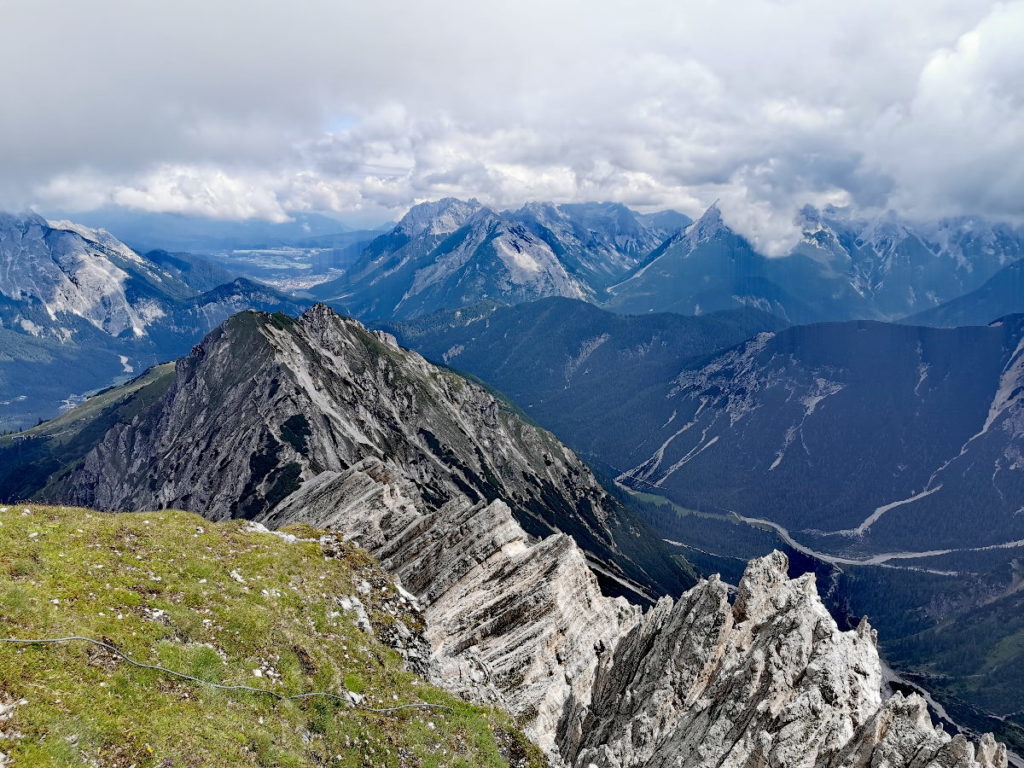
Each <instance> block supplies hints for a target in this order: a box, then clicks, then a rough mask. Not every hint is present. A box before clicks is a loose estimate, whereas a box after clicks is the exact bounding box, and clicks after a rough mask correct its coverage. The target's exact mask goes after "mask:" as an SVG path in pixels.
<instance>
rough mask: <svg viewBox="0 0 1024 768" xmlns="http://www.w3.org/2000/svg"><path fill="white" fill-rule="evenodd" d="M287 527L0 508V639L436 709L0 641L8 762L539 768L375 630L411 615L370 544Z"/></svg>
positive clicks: (175, 515)
mask: <svg viewBox="0 0 1024 768" xmlns="http://www.w3.org/2000/svg"><path fill="white" fill-rule="evenodd" d="M292 532H293V533H296V534H298V535H299V537H300V540H298V541H288V540H286V539H284V538H282V537H279V536H276V535H273V534H269V533H262V532H257V531H249V530H246V528H245V524H244V523H242V522H240V521H237V522H230V523H224V524H211V523H210V522H208V521H206V520H203V519H202V518H200V517H198V516H196V515H192V514H188V513H184V512H175V511H163V512H154V513H136V514H119V515H108V514H103V513H98V512H90V511H88V510H81V509H69V508H54V507H39V506H30V507H25V506H21V505H19V506H16V507H0V637H29V638H30V637H55V636H64V635H86V636H89V637H93V638H97V639H102V640H105V641H106V642H109V643H111V644H113V645H115V646H116V647H118V648H120V649H121V650H123V651H124V652H125V653H127V654H128V655H130V656H132V657H133V658H135V659H137V660H139V661H142V662H145V663H151V664H160V665H162V666H166V667H170V668H172V669H175V670H180V671H182V672H185V673H188V674H191V675H195V676H197V677H200V678H202V679H205V680H210V681H215V682H219V683H225V684H245V685H251V686H254V687H260V688H272V689H273V690H275V691H279V692H282V693H287V694H295V693H302V692H308V691H332V692H335V693H344V691H345V689H346V688H347V689H348V690H351V691H354V692H357V693H362V694H363V695H365V696H366V702H365V705H366V706H371V707H389V706H397V705H401V704H408V703H414V702H429V703H434V704H443V705H446V706H448V707H450V710H449V709H423V708H416V709H405V710H401V711H398V712H393V713H386V714H377V713H371V712H367V711H365V710H362V709H359V708H354V707H351V706H349V705H346V704H342V703H339V702H334V701H330V700H326V699H312V700H306V701H301V702H275V701H274V700H272V699H270V697H267V696H260V695H257V694H251V693H244V692H241V693H240V692H223V691H216V690H212V689H209V688H205V687H202V686H199V685H197V684H194V683H190V682H186V681H181V680H175V679H172V678H169V677H167V676H165V675H163V674H161V673H159V672H156V671H149V670H142V669H137V668H134V667H131V666H129V665H127V664H125V663H124V662H122V661H119V660H118V659H117V658H116V657H115V656H113V655H112V654H109V653H107V652H104V651H101V650H100V649H97V648H93V647H90V646H87V645H85V644H82V643H72V644H64V645H50V646H39V645H32V646H14V645H8V644H0V712H2V711H3V709H4V706H5V705H10V704H11V703H12V702H19V701H21V700H24V702H26V703H21V704H16V705H15V706H14V708H13V716H12V717H11V718H10V719H8V720H6V721H4V720H3V719H2V717H0V732H3V733H6V734H7V735H8V736H10V735H11V734H12V732H13V733H17V734H20V736H18V737H16V738H4V737H3V733H0V752H5V753H8V754H9V755H10V757H11V758H12V760H13V765H14V766H77V765H80V766H86V765H88V766H118V767H121V766H124V767H125V768H127V767H128V766H132V765H134V766H137V767H138V768H146V767H147V766H159V768H171V766H306V765H331V766H335V765H337V766H363V765H374V766H378V765H379V766H400V765H401V766H406V765H408V766H419V765H422V766H442V765H444V766H467V767H468V766H504V765H508V764H509V762H510V761H511V762H512V763H513V764H515V765H524V766H525V765H535V764H537V765H539V764H542V760H541V758H540V756H539V753H538V752H537V751H536V749H535V748H534V747H532V746H531V745H529V744H528V743H527V742H526V741H525V739H523V737H522V736H521V735H519V733H518V732H517V731H516V730H515V727H514V724H513V723H511V722H510V721H509V718H508V717H507V716H505V715H503V714H502V713H499V712H496V711H492V710H487V709H483V708H479V707H475V706H471V705H469V704H466V703H464V702H462V701H461V700H459V699H456V698H455V697H453V696H451V695H448V694H446V693H444V692H443V691H441V690H439V689H437V688H434V687H432V686H430V685H428V684H426V683H425V682H424V681H422V680H421V679H419V678H417V677H416V676H415V675H414V674H412V673H411V672H408V671H405V669H404V668H403V663H402V658H401V657H400V656H399V654H398V653H397V652H396V651H394V650H392V649H390V648H388V647H386V646H385V645H384V644H383V643H382V642H380V641H379V640H378V639H377V636H378V635H379V634H380V633H381V632H385V633H386V632H387V631H388V628H389V627H394V626H395V618H394V616H396V615H397V616H398V617H400V618H401V619H402V620H403V621H404V623H406V624H407V625H408V626H416V625H417V622H418V621H419V618H418V615H417V614H416V613H415V612H413V611H411V610H410V609H409V608H408V607H407V605H406V604H405V602H404V601H403V600H402V599H401V597H400V595H399V594H398V593H397V591H396V590H395V588H394V586H393V584H392V583H391V582H390V580H389V579H388V578H387V576H386V574H384V572H383V571H381V570H380V568H379V567H378V566H377V565H376V564H375V563H374V561H373V560H372V559H371V558H370V557H369V556H368V555H367V554H366V553H364V552H362V551H361V550H358V549H356V548H354V547H351V546H349V545H343V544H340V543H338V542H337V541H336V540H333V539H322V540H314V539H316V538H317V537H319V536H320V533H321V532H318V531H312V529H296V530H293V531H292ZM301 539H311V540H308V541H303V540H301ZM364 581H365V582H367V583H368V584H369V585H371V589H370V591H369V593H368V594H365V593H361V592H360V591H359V590H360V587H362V588H363V589H364V590H365V585H364V584H363V582H364ZM348 595H358V596H360V598H361V599H362V601H363V602H364V603H365V604H366V607H367V610H368V611H369V615H370V620H371V623H372V624H373V627H374V630H375V633H374V634H372V635H371V634H368V633H366V632H363V631H362V630H360V629H359V628H358V627H357V626H356V616H355V613H354V612H352V611H346V610H344V609H343V608H342V607H341V606H340V605H339V603H338V598H339V597H343V596H348ZM257 669H259V670H262V676H256V675H254V673H253V671H254V670H257ZM0 762H2V761H0Z"/></svg>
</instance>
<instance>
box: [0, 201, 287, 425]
mask: <svg viewBox="0 0 1024 768" xmlns="http://www.w3.org/2000/svg"><path fill="white" fill-rule="evenodd" d="M222 281H223V282H222ZM302 306H303V305H302V304H301V303H300V302H299V301H296V300H294V299H291V298H289V297H287V296H285V295H284V294H282V293H279V292H278V291H275V290H273V289H272V288H269V287H267V286H264V285H260V284H257V283H254V282H252V281H249V280H245V279H232V278H231V277H230V273H228V272H225V271H224V270H222V269H220V268H219V267H218V266H217V265H216V264H214V263H212V262H210V261H207V260H203V259H200V258H196V257H194V256H191V255H189V254H175V255H172V254H168V253H166V252H163V251H160V252H154V253H152V254H149V255H146V256H143V255H140V254H138V253H136V252H135V251H133V250H132V249H130V248H128V247H127V246H126V245H124V243H122V242H121V241H119V240H117V239H116V238H114V237H113V236H112V235H110V234H109V233H107V232H105V231H103V230H93V229H88V228H86V227H82V226H80V225H77V224H73V223H70V222H47V221H46V220H44V219H43V218H41V217H39V216H36V215H34V214H28V215H25V216H12V215H8V214H0V337H2V339H3V346H2V350H3V351H2V353H0V392H2V393H3V398H2V400H0V429H11V428H18V427H24V426H28V425H29V424H31V423H34V422H35V421H37V420H38V419H39V418H40V417H49V416H52V415H54V414H56V413H57V412H58V409H59V408H60V407H61V405H62V403H66V402H68V401H69V399H70V401H71V402H73V401H74V398H76V397H78V396H81V395H83V394H85V393H87V392H89V391H92V390H95V389H100V388H103V387H106V386H109V385H110V384H111V383H112V382H113V381H114V380H115V379H117V378H118V377H126V376H130V375H131V374H132V373H133V372H138V371H142V370H144V369H145V368H147V367H149V366H150V365H153V364H154V363H157V362H161V361H164V360H167V359H171V358H174V357H177V356H178V355H181V354H183V353H184V352H186V351H187V350H188V349H189V347H191V346H192V344H194V343H195V342H196V341H198V340H199V339H200V338H202V336H203V335H205V334H206V333H207V332H209V331H210V330H211V329H213V328H214V327H216V326H217V325H219V324H220V323H221V322H222V321H223V320H225V319H226V318H227V317H229V316H231V315H233V314H235V313H236V312H239V311H240V310H242V309H246V308H262V309H268V310H275V311H276V310H287V311H290V312H297V311H300V310H301V309H302Z"/></svg>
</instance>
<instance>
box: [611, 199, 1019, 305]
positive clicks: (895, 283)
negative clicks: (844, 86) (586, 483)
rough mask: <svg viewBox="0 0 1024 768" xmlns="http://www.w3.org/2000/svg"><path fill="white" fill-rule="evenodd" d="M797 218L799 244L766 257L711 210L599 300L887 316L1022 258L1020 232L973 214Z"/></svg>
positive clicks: (954, 292) (960, 290) (834, 213)
mask: <svg viewBox="0 0 1024 768" xmlns="http://www.w3.org/2000/svg"><path fill="white" fill-rule="evenodd" d="M797 224H798V226H799V227H800V229H801V232H802V239H801V241H800V242H799V243H798V244H797V245H796V246H795V247H794V248H793V249H792V250H791V252H790V253H789V254H787V255H786V256H784V257H779V258H768V257H766V256H764V255H762V254H760V253H758V252H757V251H756V250H755V249H754V247H753V246H752V245H751V244H750V242H749V241H748V240H747V239H745V238H744V237H742V236H741V235H739V234H737V233H736V232H735V231H734V230H732V229H731V228H729V227H728V226H727V225H726V224H725V222H724V221H723V219H722V215H721V212H720V211H719V210H718V208H717V207H716V206H712V207H711V208H710V209H708V211H707V212H706V213H705V214H704V215H703V216H702V217H701V218H700V219H699V220H698V221H696V222H695V223H694V224H693V225H691V226H690V227H689V228H688V229H686V230H685V231H684V232H681V233H679V234H677V235H676V236H674V237H673V238H671V239H670V240H669V241H668V242H666V243H664V244H663V245H662V246H661V247H660V248H659V249H658V251H657V252H656V253H654V254H652V255H651V257H650V258H649V259H648V260H647V262H646V263H645V264H643V265H642V266H640V267H639V268H637V269H636V270H634V271H633V272H632V273H631V274H629V275H628V276H627V277H626V278H625V279H624V280H622V281H621V282H620V283H617V284H615V285H613V286H611V287H610V288H609V289H608V294H609V298H608V299H607V301H606V302H605V305H606V306H607V307H608V308H609V309H612V310H615V311H618V312H625V313H642V312H650V311H655V312H657V311H672V312H680V313H682V314H700V313H702V312H712V311H716V310H722V309H730V308H734V307H736V306H741V305H747V306H755V307H758V308H760V309H763V310H765V311H768V312H772V313H774V314H777V315H779V316H780V317H782V318H784V319H786V320H787V321H789V322H794V323H806V322H816V321H823V320H849V319H877V320H896V319H899V318H901V317H904V316H907V315H910V314H913V313H915V312H920V311H923V310H925V309H930V308H932V307H935V306H937V305H939V304H941V303H943V302H945V301H948V300H950V299H953V298H955V297H957V296H960V295H961V294H964V293H967V292H968V291H971V290H973V289H974V288H976V287H978V286H980V285H981V284H982V283H983V282H984V281H985V280H986V279H988V278H989V277H991V276H992V275H993V274H994V273H995V272H996V271H997V270H999V269H1000V268H1001V267H1003V266H1005V265H1006V264H1009V263H1011V262H1012V261H1014V260H1016V259H1019V258H1021V257H1022V256H1024V235H1022V233H1021V232H1020V231H1018V230H1015V229H1013V228H1011V227H1009V226H1007V225H1003V224H997V223H990V222H985V221H982V220H979V219H952V220H943V221H939V222H937V223H934V224H926V225H914V224H911V223H909V222H904V221H901V220H899V219H897V218H896V217H894V216H883V217H881V218H879V219H875V220H862V219H856V218H854V217H851V216H850V215H849V214H848V213H847V212H845V211H842V210H839V209H835V208H827V209H825V210H824V211H818V210H816V209H813V208H805V209H804V210H803V211H802V212H801V215H800V218H799V220H798V222H797ZM995 317H996V315H994V316H993V317H991V318H989V319H990V320H991V319H994V318H995Z"/></svg>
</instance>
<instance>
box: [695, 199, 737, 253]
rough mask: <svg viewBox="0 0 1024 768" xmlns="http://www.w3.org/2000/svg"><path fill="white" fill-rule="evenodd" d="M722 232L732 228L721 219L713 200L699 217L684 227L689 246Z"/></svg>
mask: <svg viewBox="0 0 1024 768" xmlns="http://www.w3.org/2000/svg"><path fill="white" fill-rule="evenodd" d="M723 233H725V234H731V233H732V230H731V229H729V227H728V226H727V225H726V223H725V221H724V220H723V219H722V211H721V209H720V208H719V207H718V203H717V202H715V203H712V204H711V206H710V207H709V208H708V209H707V210H706V211H704V213H703V214H702V215H701V217H700V218H699V219H697V220H696V221H695V222H693V224H691V225H690V226H689V227H687V228H686V230H685V238H686V241H687V243H689V245H690V247H692V248H695V247H697V246H698V245H700V244H701V243H706V242H708V241H709V240H713V239H714V238H716V237H717V236H719V235H721V234H723Z"/></svg>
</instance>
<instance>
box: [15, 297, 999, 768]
mask: <svg viewBox="0 0 1024 768" xmlns="http://www.w3.org/2000/svg"><path fill="white" fill-rule="evenodd" d="M0 450H3V452H4V455H3V462H2V464H0V466H3V467H4V468H5V469H6V470H7V472H6V475H5V477H4V479H3V483H4V485H5V487H8V488H9V487H10V484H11V483H12V482H13V483H14V484H15V485H18V484H20V487H18V488H17V489H16V490H15V491H13V492H14V493H15V494H16V495H17V494H21V493H24V492H25V490H26V488H27V487H26V486H25V485H24V484H25V483H26V482H28V483H30V484H32V483H35V489H34V490H31V489H29V490H30V492H31V494H32V495H34V496H38V497H40V498H49V499H53V500H61V501H63V502H65V503H67V502H83V503H89V504H92V505H94V506H97V507H100V508H106V509H125V510H128V509H138V508H150V509H151V508H154V507H156V508H165V507H169V506H178V507H186V508H188V507H192V508H194V509H197V510H202V511H203V512H204V515H205V516H206V517H208V518H210V519H212V520H222V519H225V518H228V517H248V518H254V519H258V520H262V521H264V522H265V523H267V524H268V525H271V526H279V525H284V524H286V523H291V524H295V523H304V524H307V525H322V526H327V527H329V528H333V529H336V530H340V531H343V532H344V533H345V536H346V538H348V539H349V540H350V541H352V542H354V543H356V544H358V545H360V546H361V547H363V548H365V549H366V550H368V551H369V552H370V553H371V554H372V555H373V556H374V557H376V558H378V559H379V561H380V563H381V565H382V566H383V567H384V568H385V569H387V570H388V571H389V572H390V573H391V574H392V576H394V577H395V578H397V579H399V580H400V584H401V585H402V588H403V589H405V590H408V591H409V592H411V593H412V595H413V596H414V597H415V599H416V600H417V601H420V602H421V604H422V606H423V613H422V616H423V621H424V626H425V629H424V637H425V639H426V640H427V642H428V643H429V648H430V650H429V660H428V662H427V664H426V665H425V667H423V671H424V673H425V674H426V675H427V677H428V679H429V680H430V681H432V682H434V683H435V684H440V685H443V686H444V687H446V688H447V689H448V690H449V691H452V692H455V693H457V694H459V695H461V696H464V697H466V698H468V699H469V700H471V701H474V702H478V703H484V704H489V705H492V706H499V707H501V708H502V709H505V710H506V711H507V712H508V713H509V714H510V715H511V716H512V717H513V718H514V719H515V721H516V722H517V723H518V724H521V726H522V727H523V728H524V730H525V732H526V733H527V735H528V736H529V737H530V738H531V739H533V740H534V741H535V743H536V744H537V745H539V746H540V747H541V749H543V750H544V752H545V753H546V754H547V755H548V757H549V759H550V760H551V762H552V763H554V764H556V765H558V764H560V765H571V766H574V767H578V768H584V767H585V766H591V765H594V766H598V767H599V768H654V767H655V766H665V765H693V766H709V767H710V766H713V765H748V764H751V765H752V764H768V765H772V764H777V765H793V764H806V765H813V766H821V767H822V768H824V767H825V766H849V768H861V767H862V766H863V767H864V768H866V767H867V766H873V765H879V764H885V765H891V766H898V767H900V768H902V767H903V766H906V767H907V768H911V766H917V765H943V766H950V767H951V768H1004V767H1005V765H1006V752H1005V748H1004V747H1003V746H1002V745H999V744H997V743H996V742H995V741H994V740H992V738H991V736H985V737H984V738H982V739H981V740H980V741H979V742H978V743H976V744H975V743H971V742H970V741H968V740H967V739H966V738H965V737H964V736H963V735H957V736H956V737H951V736H950V735H949V734H947V733H945V732H944V731H943V730H941V729H937V728H935V727H934V726H933V725H932V724H931V722H930V720H929V717H928V714H927V706H926V703H925V701H924V700H923V699H921V698H920V697H919V696H917V695H909V696H906V695H904V694H903V693H902V692H895V693H892V695H889V696H887V697H883V691H884V688H885V683H884V679H883V668H882V665H881V662H880V659H879V656H878V651H877V649H876V646H875V643H876V635H875V632H874V630H872V629H871V627H870V625H869V624H868V623H867V622H866V621H863V622H861V623H860V624H859V625H858V626H857V627H856V628H855V629H851V630H849V631H841V630H840V629H839V627H837V625H836V623H835V621H834V620H833V618H832V617H831V616H830V615H829V614H828V612H827V611H826V610H825V607H824V606H823V604H822V602H821V600H820V599H819V597H818V595H817V592H816V590H815V587H814V580H813V576H811V575H810V574H807V575H804V576H802V577H800V578H797V579H790V578H789V575H788V567H789V564H788V563H787V560H786V558H785V557H784V556H783V555H782V554H780V553H773V554H770V555H768V556H767V557H763V558H760V559H757V560H755V561H754V562H752V563H750V565H749V566H748V567H747V568H746V569H745V572H744V574H743V577H742V579H741V580H740V581H739V583H738V584H737V585H736V586H735V588H730V587H729V585H727V584H726V583H724V582H723V581H721V580H720V579H718V578H717V577H713V578H711V579H708V580H701V581H700V582H698V583H696V584H695V585H693V586H692V587H690V588H689V589H687V590H686V591H685V592H682V594H679V591H680V590H681V589H683V588H685V587H687V586H688V585H689V584H693V581H692V578H689V577H688V576H687V574H686V571H685V570H683V569H681V568H679V567H678V562H679V561H676V562H677V567H676V569H675V570H674V571H672V570H671V569H670V568H669V567H668V566H665V567H664V569H662V570H660V571H659V570H653V569H652V564H653V565H656V564H657V563H658V562H659V561H660V562H672V561H671V560H668V561H664V560H659V557H660V556H658V555H657V551H658V550H657V549H653V548H652V547H653V544H652V543H651V541H650V538H649V534H648V533H647V532H646V528H645V527H644V526H643V524H641V523H639V522H638V521H636V520H635V519H632V518H631V517H630V515H629V513H628V511H627V510H624V509H623V508H622V507H620V506H619V505H617V503H616V502H615V501H614V500H613V499H612V498H611V497H609V496H608V495H607V494H605V493H604V492H603V490H602V489H601V488H600V486H599V485H598V484H597V483H596V482H595V480H594V478H593V476H592V475H591V474H590V472H589V470H587V469H586V467H585V466H584V465H583V464H581V463H580V462H579V460H578V459H577V458H576V457H575V456H574V455H573V454H572V452H571V451H569V450H568V449H567V448H565V447H564V446H562V445H560V444H559V443H558V442H557V440H555V439H554V438H553V437H552V436H551V435H549V434H548V433H545V432H544V431H543V430H541V429H539V428H537V427H534V426H531V425H530V424H529V423H528V422H526V421H524V420H523V419H522V418H520V417H519V416H517V415H516V414H515V413H514V412H513V411H512V410H510V409H509V408H508V407H507V406H505V405H503V404H502V402H501V401H500V400H497V399H495V398H494V397H493V396H492V395H490V394H488V393H487V392H486V391H485V390H484V389H482V388H480V387H479V386H477V385H476V384H474V383H472V382H470V381H468V380H466V379H464V378H462V377H460V376H458V375H456V374H453V373H451V372H449V371H446V370H444V369H440V368H437V367H435V366H432V365H430V364H429V363H427V362H426V361H425V360H423V358H421V357H419V356H418V355H416V354H414V353H411V352H408V351H406V350H403V349H402V348H401V347H399V346H398V345H397V344H396V343H395V342H394V340H393V339H392V338H390V337H388V336H387V335H386V334H382V333H380V332H371V331H369V330H367V329H366V328H365V327H363V326H362V325H360V324H359V323H357V322H355V321H353V320H349V319H345V318H341V317H339V316H337V315H335V314H334V313H333V312H331V311H330V310H329V309H327V308H326V307H323V306H316V307H314V308H312V309H311V310H309V311H307V312H306V313H305V314H303V315H302V316H301V317H299V318H298V319H291V318H288V317H287V316H284V315H280V314H277V315H267V314H261V313H254V312H244V313H241V314H240V315H237V316H235V317H234V318H232V319H231V320H229V321H228V322H227V323H225V324H223V325H222V326H221V327H219V328H218V329H217V330H215V331H214V332H212V333H211V334H210V335H208V336H207V338H206V339H205V340H204V341H203V343H202V344H200V345H199V346H197V347H196V348H195V349H194V350H193V351H192V353H191V354H190V355H188V356H187V357H185V358H183V359H182V360H181V361H179V362H178V363H177V364H176V365H174V366H163V367H161V368H158V369H153V370H152V371H150V372H149V373H148V374H146V375H145V376H143V377H142V378H140V379H138V380H136V381H133V382H131V383H129V384H126V385H124V386H122V387H120V388H117V389H114V390H111V391H109V392H107V393H104V394H102V395H99V396H97V397H96V398H93V399H92V400H90V401H88V402H87V403H85V404H83V405H82V406H79V407H78V408H76V409H73V410H71V411H69V412H68V413H66V414H64V415H62V416H61V417H60V418H59V419H58V420H56V421H54V422H50V423H47V424H43V425H40V426H39V427H36V428H34V429H33V430H29V431H28V432H26V433H24V434H21V435H10V436H7V437H5V438H2V441H0ZM19 464H20V467H21V468H20V470H13V471H12V469H11V468H13V467H15V466H16V465H19ZM33 470H34V479H32V478H33V475H32V474H31V471H33ZM9 493H11V491H5V495H7V494H9ZM3 511H4V512H6V511H7V508H6V507H5V508H3ZM27 512H28V514H29V515H31V514H32V511H31V510H27ZM292 530H295V529H292ZM202 532H203V533H205V531H202ZM567 534H571V535H567ZM198 535H200V534H199V533H197V534H196V536H198ZM292 535H293V534H292ZM323 541H324V540H323V539H321V544H323ZM577 541H578V542H580V543H579V544H578V543H577ZM625 542H631V543H629V544H626V543H625ZM641 552H642V554H643V558H642V559H641V558H640V557H639V555H640V554H641ZM641 562H645V563H647V564H649V565H647V566H643V565H641ZM673 574H674V577H675V578H674V581H675V583H674V585H673V587H672V588H671V589H669V590H668V591H669V593H670V595H671V596H668V595H667V596H664V597H661V598H660V599H658V601H657V602H656V604H654V605H653V606H651V607H649V608H647V609H646V610H645V609H643V608H641V607H639V606H638V605H636V604H631V603H630V602H629V601H627V599H625V598H626V597H632V598H633V599H641V600H642V598H643V597H644V596H643V594H642V590H644V589H645V586H646V588H649V589H652V590H658V591H661V590H664V589H665V588H666V587H668V586H669V584H668V583H667V582H666V581H665V580H664V578H665V577H668V576H672V575H673ZM659 576H661V578H659ZM308 577H309V575H307V574H305V573H300V574H297V575H295V576H293V577H292V578H299V579H301V580H303V581H305V579H306V578H308ZM232 578H235V577H234V574H232ZM235 580H236V581H240V582H242V583H244V582H245V577H244V576H242V574H238V577H237V578H236V579H235ZM369 589H372V587H369ZM381 591H382V592H387V589H386V588H383V587H382V588H381ZM268 594H270V593H269V591H268ZM616 594H617V595H618V596H614V597H613V596H610V595H616ZM730 594H733V595H734V597H733V598H732V599H730ZM676 595H678V597H675V596H676ZM143 599H145V598H143Z"/></svg>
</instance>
